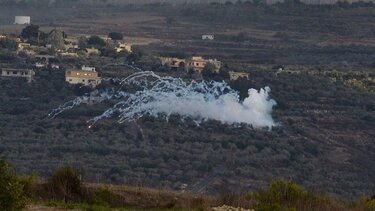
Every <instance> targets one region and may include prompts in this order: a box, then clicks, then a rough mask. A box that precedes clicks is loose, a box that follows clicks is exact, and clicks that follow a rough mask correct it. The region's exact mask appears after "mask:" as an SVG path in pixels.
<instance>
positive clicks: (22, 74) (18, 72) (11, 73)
mask: <svg viewBox="0 0 375 211" xmlns="http://www.w3.org/2000/svg"><path fill="white" fill-rule="evenodd" d="M34 75H35V72H34V71H33V70H29V69H11V68H3V69H2V70H1V76H2V77H16V78H26V80H27V82H29V83H30V82H32V81H33V80H34Z"/></svg>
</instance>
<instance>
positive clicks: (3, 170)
mask: <svg viewBox="0 0 375 211" xmlns="http://www.w3.org/2000/svg"><path fill="white" fill-rule="evenodd" d="M25 205H26V196H25V193H24V191H23V187H22V184H21V183H20V181H19V180H18V177H17V175H16V174H15V172H14V171H13V170H12V169H11V168H10V166H9V164H8V163H7V162H6V161H4V160H3V159H0V210H7V211H13V210H14V211H16V210H22V209H23V208H24V207H25Z"/></svg>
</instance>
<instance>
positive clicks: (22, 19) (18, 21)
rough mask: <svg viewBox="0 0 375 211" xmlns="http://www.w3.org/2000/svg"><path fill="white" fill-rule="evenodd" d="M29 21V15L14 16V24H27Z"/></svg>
mask: <svg viewBox="0 0 375 211" xmlns="http://www.w3.org/2000/svg"><path fill="white" fill-rule="evenodd" d="M30 23H31V18H30V16H16V17H14V24H19V25H29V24H30Z"/></svg>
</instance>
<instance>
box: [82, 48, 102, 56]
mask: <svg viewBox="0 0 375 211" xmlns="http://www.w3.org/2000/svg"><path fill="white" fill-rule="evenodd" d="M85 51H86V54H87V55H88V56H90V55H99V54H100V51H99V49H97V48H93V47H92V48H86V49H85Z"/></svg>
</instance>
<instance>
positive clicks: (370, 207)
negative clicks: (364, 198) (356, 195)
mask: <svg viewBox="0 0 375 211" xmlns="http://www.w3.org/2000/svg"><path fill="white" fill-rule="evenodd" d="M365 210H366V211H375V199H372V200H370V201H368V202H367V203H366V208H365Z"/></svg>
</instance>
